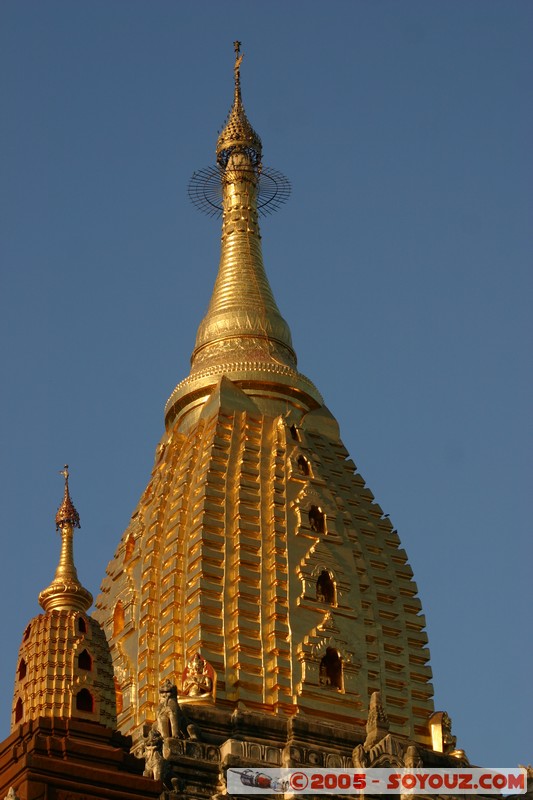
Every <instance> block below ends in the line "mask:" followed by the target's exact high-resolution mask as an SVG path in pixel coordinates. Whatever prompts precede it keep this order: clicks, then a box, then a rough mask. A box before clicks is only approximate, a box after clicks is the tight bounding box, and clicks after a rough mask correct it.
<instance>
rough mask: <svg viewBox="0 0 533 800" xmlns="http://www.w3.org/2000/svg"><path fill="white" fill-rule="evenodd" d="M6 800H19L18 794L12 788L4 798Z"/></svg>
mask: <svg viewBox="0 0 533 800" xmlns="http://www.w3.org/2000/svg"><path fill="white" fill-rule="evenodd" d="M4 800H19V796H18V794H16V792H15V790H14V789H13V787H12V786H11V787H10V789H9V791H8V793H7V794H6V796H5V797H4Z"/></svg>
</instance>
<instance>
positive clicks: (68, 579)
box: [39, 464, 93, 611]
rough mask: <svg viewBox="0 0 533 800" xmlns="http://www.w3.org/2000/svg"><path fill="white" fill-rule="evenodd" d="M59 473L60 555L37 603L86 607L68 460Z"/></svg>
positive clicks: (88, 599)
mask: <svg viewBox="0 0 533 800" xmlns="http://www.w3.org/2000/svg"><path fill="white" fill-rule="evenodd" d="M60 474H61V475H63V477H64V478H65V491H64V494H63V501H62V503H61V505H60V506H59V508H58V510H57V514H56V530H59V531H61V555H60V557H59V564H58V565H57V569H56V573H55V576H54V580H53V581H52V583H51V584H50V586H48V588H47V589H43V591H42V592H41V593H40V595H39V603H40V604H41V606H42V607H43V608H44V610H45V611H52V610H54V609H67V610H71V611H87V609H88V608H89V606H90V605H91V603H92V601H93V596H92V594H91V593H90V592H89V591H87V589H85V587H84V586H82V584H81V583H80V581H79V579H78V573H77V571H76V567H75V565H74V551H73V538H74V528H79V527H80V515H79V514H78V512H77V511H76V508H75V507H74V503H73V502H72V500H71V498H70V492H69V486H68V478H69V471H68V464H65V467H64V469H63V470H62V471H61V473H60Z"/></svg>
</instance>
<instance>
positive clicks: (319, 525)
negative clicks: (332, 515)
mask: <svg viewBox="0 0 533 800" xmlns="http://www.w3.org/2000/svg"><path fill="white" fill-rule="evenodd" d="M309 525H310V526H311V530H312V531H315V532H316V533H325V532H326V515H325V514H324V512H323V511H322V509H321V508H319V507H318V506H311V508H310V509H309Z"/></svg>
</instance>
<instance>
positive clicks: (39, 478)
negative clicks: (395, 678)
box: [0, 0, 533, 766]
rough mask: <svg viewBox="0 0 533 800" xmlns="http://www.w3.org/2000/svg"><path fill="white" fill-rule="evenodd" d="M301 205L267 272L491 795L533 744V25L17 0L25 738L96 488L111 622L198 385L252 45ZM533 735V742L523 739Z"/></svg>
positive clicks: (513, 19)
mask: <svg viewBox="0 0 533 800" xmlns="http://www.w3.org/2000/svg"><path fill="white" fill-rule="evenodd" d="M235 38H238V39H240V40H241V41H242V42H243V50H244V53H245V59H244V64H243V70H242V81H243V91H244V99H245V104H246V108H247V111H248V114H249V117H250V119H251V121H252V123H253V124H254V126H255V127H256V129H257V130H258V132H259V133H260V135H261V136H262V138H263V143H264V161H265V163H266V164H269V165H271V166H273V167H275V168H277V169H279V170H281V171H283V172H284V173H286V174H287V175H288V176H289V178H290V179H291V181H292V184H293V195H292V198H291V200H290V202H289V204H288V205H287V206H285V208H284V209H283V210H282V211H280V212H279V213H278V214H277V215H276V216H275V217H273V218H270V219H267V220H266V221H265V222H264V224H263V240H264V255H265V263H266V266H267V270H268V273H269V276H270V279H271V283H272V286H273V289H274V292H275V294H276V297H277V300H278V303H279V306H280V308H281V310H282V313H283V314H284V316H285V317H286V319H287V320H288V321H289V323H290V325H291V328H292V332H293V338H294V342H295V346H296V349H297V352H298V355H299V359H300V367H301V369H302V371H303V372H304V373H306V374H307V375H308V376H309V377H310V378H311V379H312V380H313V381H314V382H315V383H316V385H317V386H318V387H319V389H320V390H321V391H322V393H323V395H324V397H325V400H326V403H327V404H328V406H329V408H330V409H331V410H332V412H333V413H334V414H335V416H336V417H337V419H338V420H339V423H340V426H341V432H342V437H343V441H344V443H345V444H346V446H347V448H348V450H349V451H350V454H351V455H352V457H353V458H354V460H355V462H356V464H357V465H358V467H359V469H360V470H361V472H362V474H363V476H364V477H365V478H366V480H367V481H368V484H369V486H370V488H371V489H372V491H373V492H374V494H375V496H376V498H377V500H378V501H379V503H380V504H381V505H382V507H383V509H384V511H385V512H386V513H389V514H390V515H391V519H392V520H393V522H394V524H395V525H396V527H397V528H398V531H399V534H400V536H401V539H402V542H403V544H404V546H405V548H406V550H407V553H408V555H409V559H410V562H411V564H412V566H413V569H414V573H415V578H416V580H417V582H418V586H419V590H420V596H421V600H422V605H423V608H424V610H425V613H426V616H427V626H428V633H429V639H430V649H431V654H432V660H431V663H432V667H433V671H434V685H435V692H436V706H437V708H438V709H445V710H447V711H448V712H449V714H450V715H451V717H452V719H453V725H454V733H455V734H456V735H457V737H458V746H460V747H462V748H464V749H465V750H466V752H467V754H468V755H469V756H470V758H471V760H472V761H473V762H476V763H482V764H485V765H487V766H514V765H516V764H517V763H518V762H521V763H528V762H531V761H533V756H532V750H533V747H532V742H531V738H532V737H531V719H532V717H533V708H532V703H531V663H532V660H533V659H532V656H533V651H532V644H531V641H532V637H531V622H530V619H531V608H532V602H531V601H532V597H531V563H532V556H533V552H532V544H531V505H532V504H531V496H532V491H531V489H532V481H531V477H532V475H531V455H530V454H531V450H532V441H531V439H532V436H531V434H532V430H531V414H530V408H531V395H532V392H531V388H532V373H531V366H530V364H531V355H530V354H531V334H532V325H531V308H532V299H533V298H532V294H533V292H532V278H531V274H532V272H531V254H532V252H533V248H532V245H533V241H532V239H533V236H532V229H531V219H532V210H533V209H532V206H533V190H532V186H533V180H532V178H533V175H532V172H533V169H532V157H531V142H532V141H533V105H532V99H531V86H532V85H533V48H532V47H531V42H532V41H533V4H532V3H531V2H518V1H516V0H506V1H505V2H503V0H501V1H500V2H493V1H492V0H484V2H479V0H477V1H474V0H472V1H470V0H461V1H460V2H459V1H458V0H446V2H444V0H442V1H441V2H439V0H434V1H433V2H430V1H429V0H420V2H417V1H415V0H403V2H399V0H394V1H390V2H389V1H388V0H374V1H372V2H371V1H370V0H367V1H366V2H360V1H358V0H350V2H330V3H325V2H320V3H318V2H309V0H308V1H307V2H303V1H302V2H273V0H269V2H268V3H266V2H265V3H259V2H251V0H247V2H222V1H221V0H218V1H217V2H203V3H202V2H198V3H196V4H193V3H189V2H177V1H175V2H164V1H159V2H157V1H154V2H145V0H142V1H138V0H128V2H125V0H122V1H121V2H119V1H118V0H90V2H89V1H88V0H87V1H85V0H83V1H80V2H76V1H73V0H65V1H64V2H56V1H55V0H47V2H42V0H39V1H38V2H35V1H31V0H28V1H27V2H20V0H16V1H14V0H3V2H2V3H1V4H0V74H1V76H2V78H1V82H2V87H1V98H0V99H1V108H2V115H1V122H0V125H1V130H0V141H1V150H0V152H1V167H2V180H1V209H0V212H1V213H0V225H1V249H2V288H1V292H0V303H1V309H0V311H1V322H0V324H1V326H2V329H1V341H2V344H3V346H4V347H3V351H4V352H3V365H2V409H3V410H2V415H1V442H2V447H1V473H0V480H1V486H2V496H3V500H2V542H3V549H2V559H1V562H0V592H1V602H2V603H3V609H4V610H3V615H2V621H3V628H2V648H1V654H0V678H1V687H2V691H1V695H2V696H1V703H0V737H2V736H3V735H5V734H7V731H8V727H9V709H10V702H11V694H12V685H13V677H14V671H15V664H16V653H17V650H18V646H19V643H20V639H21V635H22V632H23V629H24V627H25V625H26V623H27V621H28V620H29V619H30V618H31V617H32V616H34V615H35V614H36V613H38V611H39V608H38V605H37V594H38V592H39V590H40V589H42V588H43V587H44V586H46V585H47V584H48V583H49V582H50V580H51V578H52V574H53V571H54V569H55V565H56V563H57V557H58V552H59V549H58V548H59V539H58V537H57V536H56V534H55V532H54V514H55V511H56V508H57V505H58V504H59V501H60V499H61V492H62V483H61V478H60V476H59V475H58V471H59V470H60V469H61V467H62V465H63V464H64V463H65V462H68V463H69V464H70V465H71V474H72V479H71V487H72V494H73V499H74V502H75V503H76V505H77V507H78V510H79V512H80V514H81V519H82V530H81V531H80V532H79V534H78V536H77V540H76V556H77V563H78V571H79V574H80V577H81V578H82V580H83V582H84V583H85V585H86V586H87V587H88V588H89V589H90V590H91V591H92V592H93V594H95V595H96V594H97V592H98V587H99V584H100V581H101V579H102V577H103V575H104V572H105V567H106V564H107V562H108V561H109V559H110V558H111V557H112V555H113V552H114V550H115V547H116V545H117V543H118V541H119V538H120V535H121V532H122V530H123V529H124V527H125V526H126V524H127V522H128V519H129V515H130V513H131V512H132V511H133V508H134V506H135V504H136V503H137V500H138V498H139V496H140V495H141V493H142V491H143V489H144V487H145V485H146V483H147V481H148V477H149V473H150V469H151V464H152V458H153V453H154V448H155V446H156V444H157V441H158V439H159V437H160V435H161V433H162V430H163V407H164V403H165V401H166V399H167V397H168V395H169V394H170V392H171V391H172V389H173V387H174V385H175V384H176V383H177V382H178V381H179V380H181V379H182V378H183V377H184V376H185V375H186V374H187V369H188V358H189V355H190V352H191V349H192V346H193V342H194V336H195V332H196V327H197V324H198V322H199V320H200V318H201V316H202V314H203V313H204V310H205V308H206V305H207V302H208V299H209V295H210V292H211V288H212V284H213V281H214V276H215V271H216V267H217V264H218V247H219V228H218V223H217V222H216V221H213V220H210V219H208V218H205V217H202V216H201V215H200V214H198V212H197V211H196V210H195V209H194V207H192V206H191V205H190V204H189V202H188V199H187V192H186V185H187V181H188V179H189V176H190V174H191V173H192V172H193V171H194V170H195V169H198V168H201V167H203V166H206V165H208V164H210V163H213V161H214V146H215V141H216V134H217V131H218V130H219V129H220V127H221V126H222V124H223V121H224V118H225V116H226V113H227V111H228V108H229V105H230V102H231V94H232V85H231V81H232V63H233V50H232V42H233V40H234V39H235ZM528 728H529V730H528Z"/></svg>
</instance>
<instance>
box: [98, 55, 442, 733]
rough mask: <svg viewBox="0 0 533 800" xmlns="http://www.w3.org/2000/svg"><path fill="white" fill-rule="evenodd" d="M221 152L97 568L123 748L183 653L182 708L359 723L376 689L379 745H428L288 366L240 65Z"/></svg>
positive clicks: (428, 708)
mask: <svg viewBox="0 0 533 800" xmlns="http://www.w3.org/2000/svg"><path fill="white" fill-rule="evenodd" d="M241 60H242V56H241V55H239V53H237V59H236V63H235V70H234V72H235V93H234V101H233V106H232V108H231V111H230V113H229V117H228V120H227V124H226V126H225V127H224V129H223V130H222V132H221V134H220V136H219V137H218V141H217V147H216V158H217V165H218V169H219V173H220V182H221V187H222V239H221V255H220V265H219V270H218V275H217V277H216V281H215V287H214V290H213V294H212V297H211V301H210V304H209V307H208V310H207V313H206V315H205V317H204V319H203V320H202V322H201V323H200V326H199V328H198V333H197V336H196V344H195V347H194V350H193V353H192V357H191V369H190V373H189V375H188V376H187V377H186V378H185V379H184V380H182V381H181V382H180V383H179V384H178V385H177V387H176V388H175V389H174V391H173V392H172V394H171V396H170V398H169V400H168V402H167V405H166V412H165V422H166V430H165V433H164V435H163V437H162V439H161V441H160V443H159V445H158V447H157V450H156V456H155V464H154V468H153V471H152V475H151V478H150V481H149V483H148V486H147V488H146V491H145V492H144V494H143V496H142V497H141V499H140V502H139V504H138V506H137V508H136V509H135V512H134V513H133V516H132V518H131V522H130V524H129V526H128V528H127V529H126V531H125V533H124V535H123V537H122V539H121V541H120V543H119V545H118V548H117V551H116V554H115V557H114V559H113V560H112V561H111V562H110V564H109V567H108V570H107V577H106V579H105V580H104V582H103V585H102V593H101V594H100V596H99V598H98V600H97V614H96V616H97V618H98V619H99V620H100V621H101V623H102V625H103V626H104V628H105V631H106V634H107V637H108V640H109V642H110V645H111V652H112V655H113V665H114V669H115V675H116V676H117V678H118V679H119V682H120V701H119V715H118V720H119V727H120V729H121V730H122V731H123V732H127V733H129V734H132V735H133V736H134V737H138V736H139V735H140V732H141V730H142V728H143V726H144V725H145V724H146V722H147V721H153V720H155V718H156V715H157V706H158V702H159V685H160V683H161V681H162V680H166V679H168V680H170V681H171V682H173V683H174V684H176V686H177V688H178V692H182V691H183V680H184V676H185V675H186V674H187V665H188V664H189V663H190V662H191V661H192V659H194V658H195V657H197V656H199V657H200V658H201V659H203V660H205V662H206V664H207V665H208V668H209V670H210V671H212V673H213V689H212V692H210V693H208V694H201V695H197V696H196V697H195V698H191V697H184V699H186V701H187V707H188V708H189V707H190V706H191V704H199V705H202V706H206V707H207V706H208V705H209V704H212V706H213V707H215V708H216V709H217V710H220V711H222V710H224V711H225V712H226V713H231V712H232V711H234V710H236V709H246V710H247V712H253V713H254V714H258V715H260V716H262V717H264V718H266V717H278V718H279V719H280V720H283V721H284V724H286V722H287V721H288V720H291V719H293V718H295V717H298V718H301V719H305V720H307V722H308V723H309V724H310V723H311V722H312V721H313V722H320V723H324V724H327V725H334V726H335V727H336V728H337V729H338V728H339V726H347V729H350V728H354V727H357V726H363V725H364V724H365V722H366V719H367V714H368V704H369V698H370V697H371V695H372V693H373V692H376V691H379V692H381V700H382V703H383V704H384V706H385V707H386V709H387V714H388V720H389V723H390V730H391V731H393V732H394V733H397V734H398V735H401V736H405V737H409V738H410V739H411V740H412V741H414V742H418V743H420V744H423V745H427V744H429V742H430V735H429V727H428V717H429V716H430V714H431V713H432V711H433V705H432V694H433V690H432V687H431V683H430V678H431V670H430V668H429V667H428V665H427V662H428V659H429V651H428V649H427V636H426V634H425V632H424V628H425V620H424V616H423V615H422V613H421V605H420V601H419V599H418V597H417V587H416V584H415V582H414V580H413V573H412V570H411V568H410V566H409V564H408V562H407V556H406V553H405V551H404V550H403V549H402V547H401V544H400V540H399V537H398V534H397V533H396V531H395V530H394V528H393V526H392V524H391V522H390V521H389V519H388V518H387V517H385V516H384V515H383V512H382V510H381V508H380V507H379V505H378V504H377V503H376V502H375V501H374V497H373V495H372V493H371V491H370V490H369V489H368V488H367V487H366V485H365V482H364V480H363V478H362V477H361V476H360V475H359V474H358V472H357V471H356V469H355V466H354V464H353V462H352V461H351V460H350V459H349V457H348V453H347V452H346V450H345V448H344V446H343V444H342V442H341V440H340V436H339V428H338V425H337V422H336V420H335V418H334V417H333V415H332V414H331V412H330V411H329V410H328V409H327V407H326V406H325V405H324V402H323V400H322V397H321V395H320V394H319V392H318V391H317V389H316V388H315V386H314V385H313V384H312V383H311V381H310V380H309V379H308V378H306V377H305V376H304V375H302V374H301V373H299V372H298V371H297V368H296V354H295V352H294V349H293V345H292V341H291V334H290V330H289V327H288V325H287V323H286V322H285V320H284V319H283V317H282V316H281V314H280V312H279V310H278V307H277V305H276V301H275V300H274V297H273V294H272V290H271V288H270V285H269V283H268V278H267V276H266V273H265V268H264V266H263V257H262V253H261V235H260V231H259V223H258V208H257V193H258V184H259V181H260V177H261V171H262V145H261V140H260V138H259V136H258V135H257V133H256V132H255V131H254V129H253V127H252V126H251V124H250V122H249V120H248V118H247V116H246V112H245V110H244V106H243V102H242V97H241V84H240V65H241Z"/></svg>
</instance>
